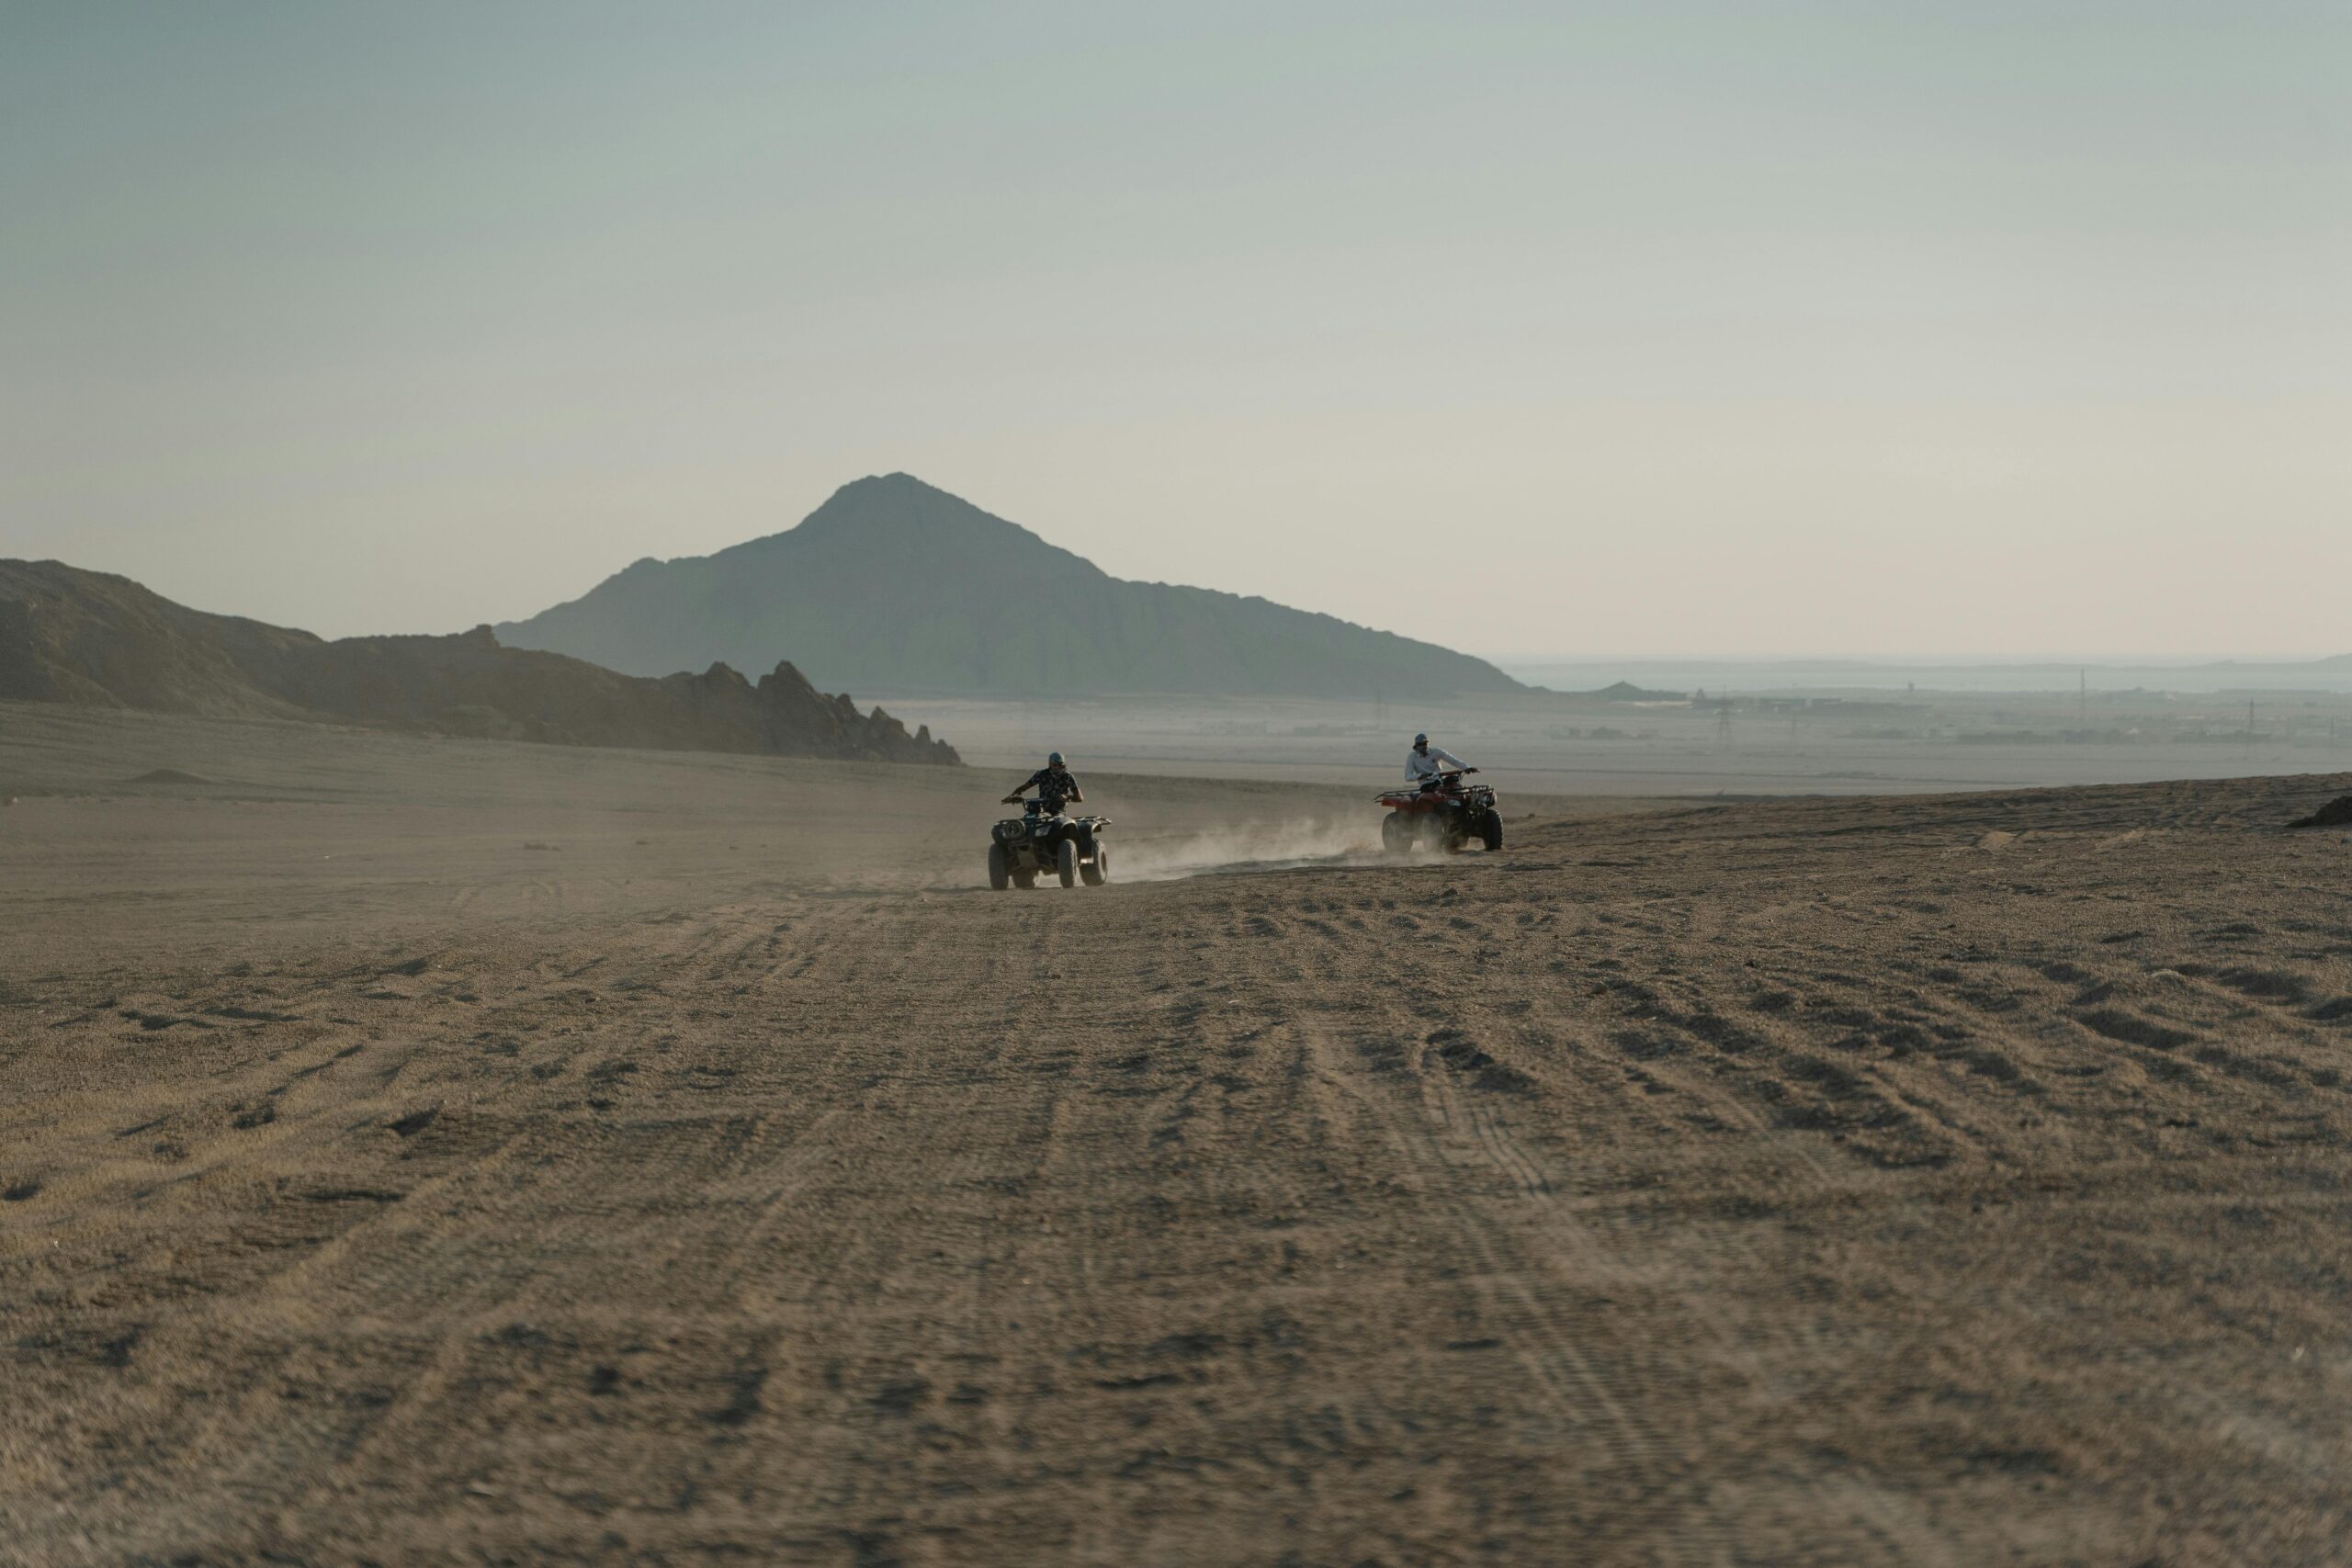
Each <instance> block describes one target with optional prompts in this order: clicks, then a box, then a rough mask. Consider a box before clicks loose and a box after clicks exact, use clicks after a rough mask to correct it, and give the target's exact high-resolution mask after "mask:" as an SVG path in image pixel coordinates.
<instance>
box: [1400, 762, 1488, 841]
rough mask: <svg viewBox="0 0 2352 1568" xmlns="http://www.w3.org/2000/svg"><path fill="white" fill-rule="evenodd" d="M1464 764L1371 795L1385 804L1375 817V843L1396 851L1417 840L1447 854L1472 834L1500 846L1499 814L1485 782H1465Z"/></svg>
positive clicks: (1474, 770)
mask: <svg viewBox="0 0 2352 1568" xmlns="http://www.w3.org/2000/svg"><path fill="white" fill-rule="evenodd" d="M1477 771H1478V770H1477V769H1476V768H1464V769H1461V770H1460V771H1458V772H1457V771H1452V770H1449V771H1448V772H1445V773H1438V774H1435V775H1434V776H1432V777H1430V778H1429V779H1426V780H1424V781H1423V782H1422V783H1420V784H1413V785H1409V786H1408V787H1407V788H1404V789H1392V790H1387V791H1385V792H1383V793H1382V794H1380V795H1374V797H1373V798H1374V799H1375V800H1377V801H1379V802H1380V804H1381V805H1383V806H1385V807H1388V815H1387V816H1385V817H1384V818H1381V819H1380V842H1381V846H1382V847H1383V848H1384V849H1385V850H1387V852H1389V853H1390V854H1396V855H1401V854H1404V853H1406V852H1408V851H1409V850H1411V849H1412V847H1413V846H1414V845H1416V844H1419V845H1421V846H1423V847H1424V848H1427V849H1430V850H1442V851H1444V852H1446V853H1448V854H1452V853H1453V852H1455V851H1456V850H1460V849H1464V848H1466V847H1467V846H1468V845H1469V843H1470V840H1473V839H1476V840H1478V841H1479V842H1480V843H1482V844H1484V845H1486V846H1487V848H1488V849H1490V850H1499V849H1501V848H1502V847H1503V816H1502V813H1501V812H1500V811H1498V810H1497V809H1496V808H1495V792H1494V788H1493V786H1492V785H1489V784H1464V783H1463V782H1462V775H1463V773H1476V772H1477Z"/></svg>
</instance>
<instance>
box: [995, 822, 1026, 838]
mask: <svg viewBox="0 0 2352 1568" xmlns="http://www.w3.org/2000/svg"><path fill="white" fill-rule="evenodd" d="M996 836H997V837H998V838H1000V839H1017V838H1019V837H1021V824H1020V823H1018V822H1000V823H998V824H997V825H996Z"/></svg>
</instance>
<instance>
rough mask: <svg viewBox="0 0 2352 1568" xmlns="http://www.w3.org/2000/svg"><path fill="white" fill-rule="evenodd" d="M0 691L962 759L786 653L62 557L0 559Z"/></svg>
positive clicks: (229, 711)
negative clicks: (272, 622) (397, 614)
mask: <svg viewBox="0 0 2352 1568" xmlns="http://www.w3.org/2000/svg"><path fill="white" fill-rule="evenodd" d="M0 698H13V699H16V700H18V701H28V702H48V703H71V704H75V705H82V706H89V707H127V708H147V709H152V710H154V711H156V712H162V713H182V714H197V715H201V716H211V717H248V718H291V719H312V720H315V719H322V718H324V719H336V720H342V721H345V722H350V723H358V724H367V725H376V726H381V727H385V728H396V729H409V730H419V731H424V732H428V733H434V734H444V735H467V736H477V737H484V738H490V739H514V740H538V741H550V742H555V743H558V744H568V745H581V746H630V747H641V748H647V749H650V750H696V751H743V752H763V753H775V754H781V755H786V756H812V757H829V758H858V759H865V760H871V761H904V762H940V763H953V762H955V761H956V760H957V759H956V752H955V750H954V749H953V748H952V747H949V746H948V745H946V744H945V743H944V742H943V741H935V740H933V739H932V738H931V733H930V731H929V730H928V729H923V730H918V731H917V732H916V733H915V734H913V735H911V736H910V735H909V734H908V733H907V730H906V727H905V726H904V725H902V724H900V723H899V721H898V720H897V719H895V718H892V717H891V716H889V715H888V714H886V713H884V712H883V711H882V710H881V709H880V708H878V707H877V708H876V709H875V710H874V711H873V712H872V713H871V714H861V713H860V712H858V710H857V707H856V705H854V704H853V703H852V702H851V701H850V699H849V698H848V697H847V696H828V695H826V694H823V693H821V692H820V691H818V690H817V689H816V687H815V686H813V685H811V684H810V683H809V681H808V680H807V679H805V678H804V677H803V676H802V675H801V673H800V672H799V671H797V670H795V669H794V668H793V667H792V666H791V665H790V664H788V663H787V664H778V665H777V666H776V667H775V670H774V671H772V672H771V673H769V674H766V675H763V676H762V677H761V678H760V679H759V681H758V682H756V683H754V682H751V681H749V680H746V679H745V678H744V677H743V676H741V675H740V674H738V673H737V672H736V671H733V670H731V669H729V668H728V667H727V666H726V665H724V664H713V665H712V666H711V667H710V668H709V669H707V670H706V671H704V672H703V673H701V674H699V675H689V674H674V675H671V676H668V677H666V678H664V679H662V680H658V681H657V680H646V679H643V678H640V677H638V676H634V675H623V674H617V673H616V672H615V671H610V670H603V669H599V668H597V667H596V666H595V665H594V664H590V663H587V662H584V661H582V660H577V659H571V658H567V657H565V656H564V655H561V654H556V653H546V652H539V651H535V650H530V649H514V648H503V647H501V646H500V645H499V641H498V638H497V637H495V636H494V635H492V632H491V629H490V628H489V627H487V626H481V627H478V628H476V629H475V630H473V631H470V632H466V633H463V634H460V635H458V636H455V637H345V638H344V639H343V640H341V641H338V642H328V641H325V640H323V639H322V638H320V637H313V636H312V635H311V633H309V632H304V631H294V630H291V629H289V628H288V627H284V626H268V625H266V624H265V623H263V622H260V621H250V620H245V619H243V618H241V617H238V616H234V615H207V614H205V613H204V612H202V611H200V610H191V609H188V608H187V607H186V606H185V605H181V604H174V603H172V601H170V600H168V599H165V598H164V597H163V596H162V595H160V594H157V593H154V592H150V591H149V590H147V589H145V588H142V587H141V586H140V585H139V584H138V583H136V582H133V581H130V579H129V578H125V577H116V576H113V575H110V574H108V573H106V572H96V571H84V570H79V569H77V568H74V567H70V566H66V565H64V564H63V563H62V562H59V561H21V560H0Z"/></svg>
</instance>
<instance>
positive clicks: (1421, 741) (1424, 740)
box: [1413, 735, 1430, 750]
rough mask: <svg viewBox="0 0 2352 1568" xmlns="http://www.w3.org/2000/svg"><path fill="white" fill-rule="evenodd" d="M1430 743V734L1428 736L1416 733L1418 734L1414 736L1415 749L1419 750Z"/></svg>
mask: <svg viewBox="0 0 2352 1568" xmlns="http://www.w3.org/2000/svg"><path fill="white" fill-rule="evenodd" d="M1429 743H1430V738H1429V737H1428V736H1426V735H1416V736H1414V737H1413V746H1414V749H1415V750H1419V749H1420V748H1421V747H1423V746H1426V745H1428V744H1429Z"/></svg>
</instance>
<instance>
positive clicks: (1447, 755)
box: [1430, 746, 1470, 768]
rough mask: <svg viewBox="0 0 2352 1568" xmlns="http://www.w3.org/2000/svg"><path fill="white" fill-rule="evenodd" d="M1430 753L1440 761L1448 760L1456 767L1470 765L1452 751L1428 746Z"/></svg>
mask: <svg viewBox="0 0 2352 1568" xmlns="http://www.w3.org/2000/svg"><path fill="white" fill-rule="evenodd" d="M1430 756H1432V757H1435V758H1436V759H1437V760H1438V761H1441V762H1450V763H1452V764H1453V766H1455V767H1457V768H1466V767H1468V766H1469V765H1470V764H1469V763H1467V762H1465V761H1463V760H1462V759H1461V758H1459V757H1457V756H1455V755H1454V754H1453V752H1451V751H1447V750H1441V749H1440V748H1438V747H1435V746H1432V747H1430Z"/></svg>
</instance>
